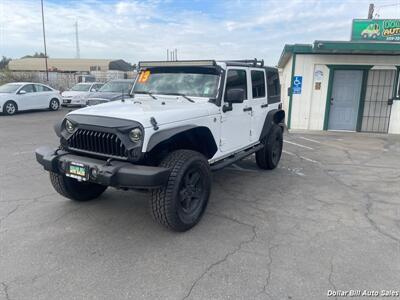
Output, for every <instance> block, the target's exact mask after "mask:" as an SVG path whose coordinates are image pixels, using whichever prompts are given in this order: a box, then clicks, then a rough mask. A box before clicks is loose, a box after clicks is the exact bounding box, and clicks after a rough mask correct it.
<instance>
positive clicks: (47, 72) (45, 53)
mask: <svg viewBox="0 0 400 300" xmlns="http://www.w3.org/2000/svg"><path fill="white" fill-rule="evenodd" d="M40 3H41V4H42V27H43V44H44V61H45V64H46V79H47V81H49V69H48V67H47V49H46V31H45V29H44V12H43V0H40Z"/></svg>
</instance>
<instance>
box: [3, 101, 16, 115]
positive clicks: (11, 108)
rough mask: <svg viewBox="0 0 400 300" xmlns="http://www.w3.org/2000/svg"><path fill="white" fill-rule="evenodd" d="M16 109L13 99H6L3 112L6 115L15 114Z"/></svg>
mask: <svg viewBox="0 0 400 300" xmlns="http://www.w3.org/2000/svg"><path fill="white" fill-rule="evenodd" d="M17 111H18V107H17V104H16V103H15V102H14V101H7V102H6V103H5V104H4V107H3V113H5V114H6V115H9V116H12V115H15V114H16V113H17Z"/></svg>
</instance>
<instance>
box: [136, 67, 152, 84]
mask: <svg viewBox="0 0 400 300" xmlns="http://www.w3.org/2000/svg"><path fill="white" fill-rule="evenodd" d="M149 78H150V71H149V70H146V71H142V72H140V74H139V79H138V82H139V83H146V82H147V80H149Z"/></svg>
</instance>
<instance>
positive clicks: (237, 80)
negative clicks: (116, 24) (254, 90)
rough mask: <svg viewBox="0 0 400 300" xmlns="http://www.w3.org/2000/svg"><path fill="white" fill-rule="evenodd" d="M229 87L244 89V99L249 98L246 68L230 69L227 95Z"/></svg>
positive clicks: (227, 80)
mask: <svg viewBox="0 0 400 300" xmlns="http://www.w3.org/2000/svg"><path fill="white" fill-rule="evenodd" d="M229 89H244V95H245V98H244V99H247V79H246V71H245V70H232V69H231V70H228V74H227V79H226V89H225V97H226V91H227V90H229Z"/></svg>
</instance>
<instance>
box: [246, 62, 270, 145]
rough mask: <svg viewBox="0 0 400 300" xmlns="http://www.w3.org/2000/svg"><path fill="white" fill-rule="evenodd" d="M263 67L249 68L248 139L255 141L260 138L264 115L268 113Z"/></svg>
mask: <svg viewBox="0 0 400 300" xmlns="http://www.w3.org/2000/svg"><path fill="white" fill-rule="evenodd" d="M265 78H266V76H265V70H264V69H251V70H250V80H251V82H250V86H251V99H250V103H251V107H252V118H251V131H250V139H251V141H253V142H256V141H258V140H259V138H260V133H261V130H262V128H263V126H264V121H265V117H266V116H267V113H268V99H267V92H266V80H265Z"/></svg>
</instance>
